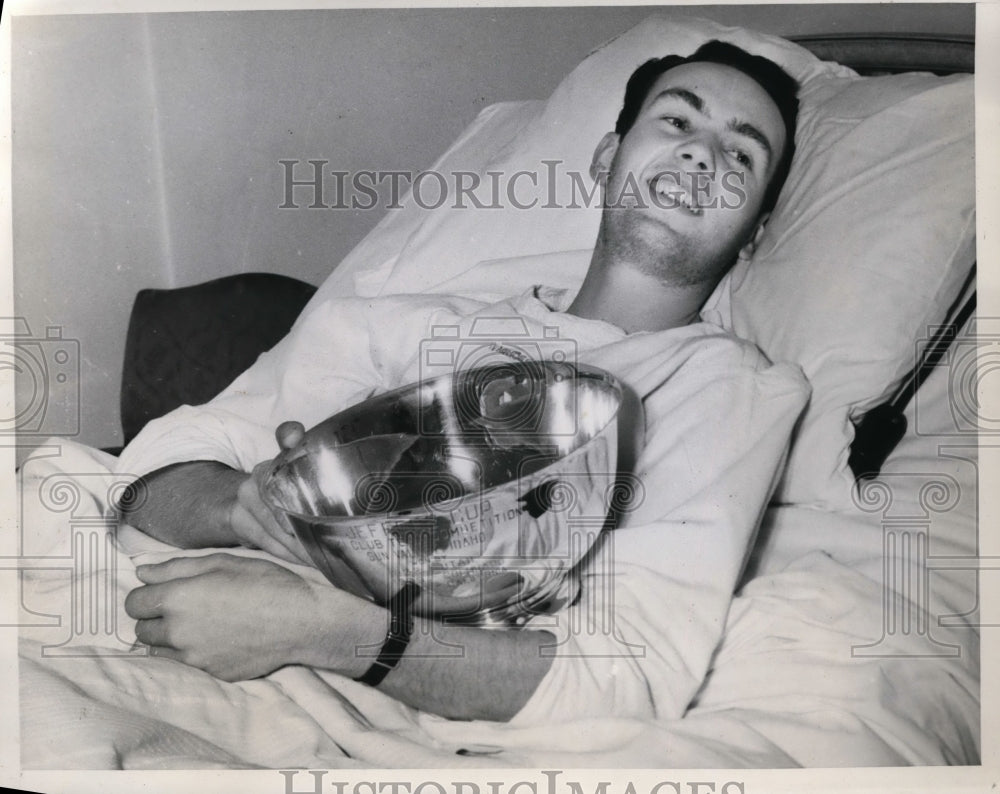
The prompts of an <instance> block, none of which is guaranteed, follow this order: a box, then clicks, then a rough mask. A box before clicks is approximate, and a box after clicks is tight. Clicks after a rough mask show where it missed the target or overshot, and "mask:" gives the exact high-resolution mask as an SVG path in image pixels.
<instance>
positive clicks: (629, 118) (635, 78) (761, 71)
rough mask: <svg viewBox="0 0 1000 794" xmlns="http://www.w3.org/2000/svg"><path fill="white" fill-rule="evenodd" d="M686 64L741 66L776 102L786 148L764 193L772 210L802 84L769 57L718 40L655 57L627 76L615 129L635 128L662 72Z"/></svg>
mask: <svg viewBox="0 0 1000 794" xmlns="http://www.w3.org/2000/svg"><path fill="white" fill-rule="evenodd" d="M685 63H718V64H721V65H722V66H731V67H732V68H734V69H738V70H739V71H741V72H743V74H745V75H746V76H747V77H749V78H751V79H752V80H754V81H756V82H757V84H758V85H760V87H761V88H763V89H764V90H765V91H767V94H768V96H769V97H771V99H772V100H773V101H774V104H775V105H777V107H778V112H779V113H780V114H781V120H782V121H783V122H784V123H785V147H784V149H783V150H782V152H781V156H780V158H779V159H778V165H777V168H776V169H775V171H774V176H772V177H771V182H770V184H768V186H767V192H766V193H765V194H764V204H763V207H762V208H761V212H768V211H770V210H771V209H773V208H774V205H775V203H776V202H777V201H778V194H779V193H780V192H781V186H782V185H784V183H785V178H786V177H787V176H788V169H789V167H790V166H791V163H792V155H793V154H794V153H795V120H796V118H797V117H798V113H799V100H798V92H799V84H798V82H797V81H796V80H795V78H794V77H792V76H791V75H790V74H788V72H786V71H785V70H784V69H782V68H781V67H780V66H778V64H776V63H775V62H774V61H771V60H768V59H767V58H765V57H763V56H762V55H751V54H750V53H749V52H747V51H746V50H742V49H740V48H739V47H737V46H735V45H733V44H728V43H726V42H724V41H716V40H713V41H709V42H706V43H705V44H702V45H701V46H700V47H699V48H698V49H697V50H695V51H694V53H693V54H691V55H688V56H681V55H667V56H665V57H663V58H653V59H652V60H649V61H646V62H645V63H644V64H643V65H642V66H640V67H639V68H638V69H636V70H635V71H634V72H633V73H632V76H631V77H630V78H629V79H628V85H627V86H626V87H625V102H624V104H623V105H622V109H621V113H619V114H618V121H617V122H616V123H615V132H616V133H618V135H619V136H620V137H622V138H624V137H625V135H626V134H627V133H628V131H629V130H630V129H632V125H633V124H635V120H636V118H638V116H639V110H640V109H641V108H642V104H643V102H645V101H646V97H647V96H648V95H649V92H650V90H651V89H652V87H653V84H654V83H656V81H657V80H658V79H659V78H660V75H662V74H663V73H664V72H668V71H670V70H671V69H673V68H675V67H677V66H681V65H682V64H685Z"/></svg>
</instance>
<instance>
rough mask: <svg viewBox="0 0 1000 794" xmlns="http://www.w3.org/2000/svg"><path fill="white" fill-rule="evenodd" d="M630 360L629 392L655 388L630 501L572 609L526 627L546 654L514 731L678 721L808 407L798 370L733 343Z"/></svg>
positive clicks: (710, 342) (694, 344)
mask: <svg viewBox="0 0 1000 794" xmlns="http://www.w3.org/2000/svg"><path fill="white" fill-rule="evenodd" d="M648 342H649V340H648V338H647V344H648ZM616 347H617V346H616ZM639 352H640V355H636V356H634V357H633V360H634V361H635V362H642V363H641V365H638V367H637V371H636V372H635V373H634V375H635V377H634V379H633V380H632V382H633V383H645V384H647V385H650V384H653V385H651V387H650V388H649V390H648V391H646V392H645V396H644V399H643V404H644V409H645V414H646V432H645V446H644V448H643V450H642V452H641V453H640V456H639V459H638V462H637V467H636V476H637V483H638V485H637V486H636V490H637V496H636V498H635V500H634V501H633V503H632V505H631V506H630V509H631V512H630V513H626V514H625V515H624V518H623V520H622V521H621V526H619V527H618V528H616V529H614V530H613V531H611V532H605V533H604V535H603V537H602V540H601V543H600V546H599V550H598V553H596V554H594V555H593V557H592V558H591V560H590V561H589V563H588V564H587V567H586V568H585V569H584V570H583V572H582V573H581V576H580V579H581V595H580V597H579V599H578V600H577V602H576V603H575V604H574V605H573V606H572V607H571V608H569V609H568V610H565V611H564V612H562V613H559V614H557V615H553V616H546V617H541V618H538V619H536V620H535V622H534V626H535V627H537V628H543V627H544V628H546V629H547V630H548V631H550V632H552V633H553V634H554V635H555V637H556V640H555V642H554V643H553V645H552V647H550V648H548V649H547V651H546V652H548V653H551V654H552V655H553V656H554V657H555V658H554V660H553V663H552V665H551V667H550V668H549V671H548V673H547V674H546V676H545V678H544V679H543V680H542V682H541V683H540V685H539V686H538V688H537V690H536V691H535V693H534V695H533V696H532V698H531V699H530V700H529V702H528V703H527V704H526V705H525V706H524V708H523V709H522V710H521V712H520V713H519V714H518V715H516V716H515V718H514V722H515V723H518V724H539V723H547V722H561V721H565V720H570V719H577V718H586V717H607V716H622V717H625V716H628V717H654V718H667V719H671V718H677V717H680V716H682V715H683V713H684V711H685V709H686V708H687V707H688V705H689V704H690V702H691V701H692V699H693V698H694V696H695V694H696V693H697V691H698V689H699V687H700V686H701V684H702V681H703V679H704V677H705V675H706V672H707V670H708V667H709V663H710V660H711V657H712V654H713V652H714V649H715V647H716V646H717V644H718V642H719V641H720V639H721V636H722V631H723V627H724V626H725V621H726V615H727V613H728V610H729V605H730V602H731V600H732V597H733V593H734V590H735V588H736V586H737V583H738V581H739V577H740V575H741V572H742V570H743V567H744V564H745V562H746V559H747V556H748V553H749V550H750V547H751V545H752V543H753V540H754V537H755V534H756V531H757V528H758V525H759V523H760V519H761V516H762V514H763V511H764V509H765V507H766V505H767V502H768V499H769V497H770V495H771V493H772V491H773V489H774V487H775V485H776V483H777V479H778V477H779V475H780V472H781V468H782V465H783V461H784V457H785V454H786V451H787V447H788V442H789V438H790V435H791V432H792V429H793V427H794V423H795V421H796V419H797V418H798V415H799V413H800V412H801V410H802V409H803V407H804V405H805V403H806V400H807V398H808V392H809V390H808V386H807V384H806V381H805V379H804V377H803V376H802V375H801V372H800V371H799V370H798V369H797V368H794V367H791V366H788V365H778V366H771V365H770V364H769V363H768V362H767V361H766V360H765V359H764V358H763V356H761V355H760V354H759V353H757V352H756V350H754V349H750V348H749V346H746V345H744V344H742V343H737V342H735V340H726V339H721V338H717V339H711V338H709V339H705V338H702V339H697V338H693V337H692V338H690V339H688V340H687V341H686V342H684V343H682V344H681V345H680V347H679V352H678V353H677V354H676V355H671V356H669V357H665V356H662V355H661V356H659V357H657V356H656V355H650V356H649V358H648V359H646V360H644V359H643V357H642V355H641V353H642V351H639ZM616 358H617V360H619V361H628V360H629V358H630V355H629V353H628V351H625V352H623V353H618V354H617V355H616ZM656 370H658V371H659V372H660V373H662V376H661V377H662V380H660V381H659V382H657V381H656V380H655V378H654V379H652V380H651V378H652V376H653V373H654V371H656Z"/></svg>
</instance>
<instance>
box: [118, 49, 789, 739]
mask: <svg viewBox="0 0 1000 794" xmlns="http://www.w3.org/2000/svg"><path fill="white" fill-rule="evenodd" d="M796 90H797V86H796V85H795V83H794V81H793V80H792V79H791V78H790V77H789V76H788V75H787V74H785V73H784V72H783V71H782V70H781V69H780V68H779V67H777V66H776V65H774V64H773V63H771V62H770V61H766V60H765V59H763V58H759V57H756V56H750V55H747V54H746V53H744V52H743V51H741V50H738V49H736V48H735V47H732V46H730V45H723V44H719V43H717V42H713V43H710V44H708V45H705V46H704V47H703V48H701V49H700V50H699V51H698V52H697V53H695V55H693V56H691V57H689V58H680V57H676V56H669V57H667V58H664V59H661V60H659V61H651V62H649V63H647V64H645V65H644V66H642V67H640V68H639V69H638V70H637V71H636V72H635V74H634V75H633V76H632V78H631V79H630V80H629V83H628V87H627V90H626V97H625V103H624V107H623V109H622V111H621V114H620V116H619V119H618V122H617V125H616V129H615V131H614V132H610V133H608V134H607V135H606V136H605V137H604V138H603V139H602V140H601V141H600V143H599V144H598V146H597V148H596V151H595V153H594V158H593V164H592V167H591V172H592V176H593V177H594V178H595V179H596V180H597V181H598V182H599V183H600V185H601V188H602V191H603V193H602V196H603V200H604V210H603V214H602V218H601V225H600V231H599V234H598V239H597V242H596V245H595V248H594V252H593V256H592V259H591V264H590V268H589V270H588V273H587V276H586V278H585V280H584V282H583V285H582V286H581V288H580V290H579V292H578V293H577V294H576V295H575V296H573V295H569V294H564V293H562V292H559V291H556V290H552V289H547V288H545V287H544V286H539V287H536V288H535V289H533V290H531V291H530V292H529V293H528V294H525V295H522V296H520V297H518V298H515V299H512V300H508V301H504V302H502V303H499V304H494V305H491V306H487V305H484V304H483V303H480V302H477V301H475V300H471V299H467V298H462V297H457V296H438V295H406V296H391V297H386V298H381V299H377V300H370V299H342V300H334V301H327V302H325V303H321V304H319V305H313V306H311V307H310V308H308V309H307V310H306V313H305V314H304V315H303V317H302V318H301V319H300V322H299V323H298V324H297V326H296V328H295V329H293V331H292V332H291V333H290V334H289V336H288V337H287V338H286V339H285V340H284V341H283V342H282V343H281V344H280V345H279V346H278V347H276V348H275V349H274V350H273V351H271V353H269V354H266V355H265V356H263V357H262V358H261V359H260V360H259V361H258V362H257V364H255V365H254V367H252V368H251V369H250V370H249V371H248V372H247V373H245V374H244V375H243V376H242V377H241V378H240V379H238V380H237V381H236V382H235V383H234V384H233V385H232V386H231V387H230V388H229V389H228V390H227V391H226V392H224V393H223V394H222V395H220V396H219V397H218V398H216V399H215V400H213V401H212V402H211V403H209V404H208V405H206V406H202V407H199V408H182V409H179V410H178V411H176V412H174V413H173V414H171V415H170V416H168V417H166V418H164V419H162V420H160V421H157V422H154V423H151V424H150V425H149V426H148V427H147V428H146V429H145V430H144V431H143V433H142V434H141V435H140V436H139V437H138V438H137V439H136V440H135V442H133V444H132V445H130V446H129V448H128V449H126V451H125V452H124V454H123V455H122V458H121V461H120V470H121V471H122V472H129V473H131V474H134V475H137V476H138V475H145V477H144V479H145V482H146V484H147V486H148V499H147V500H146V501H145V502H144V503H143V504H141V505H140V506H139V507H138V508H137V509H136V510H135V511H134V512H132V513H131V514H129V515H128V516H127V518H128V521H129V523H131V524H133V525H134V526H136V527H138V528H140V529H142V530H144V531H145V532H146V533H147V534H149V535H151V536H153V537H155V538H158V539H160V540H164V541H166V542H168V543H170V544H173V545H176V546H180V547H185V548H200V547H218V546H234V545H243V546H248V547H255V548H258V549H263V550H265V551H267V552H270V553H271V554H273V555H274V556H276V557H280V558H283V559H285V560H287V561H306V560H307V559H308V558H307V556H306V554H305V551H304V550H303V549H302V547H301V546H300V545H299V543H298V541H297V540H296V539H295V537H294V536H293V535H292V534H291V533H290V532H289V531H288V528H287V527H284V526H282V525H280V524H279V523H278V522H277V521H276V520H275V518H274V516H273V515H272V514H271V512H270V511H269V510H268V508H267V507H266V506H265V505H264V504H263V502H262V501H261V498H260V496H259V493H258V489H257V482H256V480H255V478H254V476H253V475H252V474H247V473H246V472H249V471H251V470H252V469H254V467H255V466H257V467H258V471H259V469H260V466H261V465H264V464H260V462H261V461H262V460H263V461H266V460H267V459H269V458H271V457H273V456H274V455H275V454H276V452H277V451H278V448H277V446H276V445H275V439H274V428H275V427H276V426H278V425H279V424H280V423H282V422H283V421H284V420H287V419H297V420H301V421H302V422H304V423H306V424H307V425H308V424H312V423H314V422H318V421H320V420H322V419H324V418H325V417H326V416H328V415H330V414H332V413H334V412H336V411H338V410H341V409H343V408H345V407H347V406H348V405H351V404H354V403H357V402H359V401H360V400H362V399H364V398H366V397H368V396H370V395H371V394H373V393H375V392H380V391H385V390H387V389H390V388H394V387H396V386H399V385H403V384H405V383H408V382H411V381H413V380H415V379H417V377H419V361H418V358H419V357H418V352H419V344H418V341H419V340H420V339H422V338H428V337H429V336H430V333H431V327H432V326H441V325H455V326H458V327H459V328H460V329H461V334H460V335H463V336H464V335H466V334H467V333H468V329H469V327H470V325H471V323H472V321H473V320H474V319H476V318H477V317H490V318H494V317H518V318H521V319H522V320H523V321H524V322H525V323H527V325H528V328H529V330H530V332H531V335H532V337H533V338H542V337H543V332H544V329H545V328H552V327H556V328H558V331H559V337H560V338H561V339H570V340H573V341H574V342H575V343H576V346H577V349H578V351H579V358H580V360H581V361H584V362H587V363H590V364H593V365H595V366H599V367H603V368H605V369H608V370H610V371H612V372H614V373H615V374H616V375H618V376H619V378H620V379H621V380H622V381H623V383H625V384H626V385H627V386H628V387H629V388H630V389H631V390H633V391H634V393H635V394H636V395H637V396H638V397H640V398H641V399H642V401H643V407H644V412H645V427H644V428H640V430H641V431H642V436H641V438H640V443H639V446H640V452H639V454H638V459H637V461H636V468H635V473H636V475H637V476H638V477H639V478H640V479H641V481H642V482H643V483H644V484H645V498H644V500H643V501H642V502H641V504H638V505H637V507H636V509H635V511H634V512H633V513H632V514H631V515H630V516H629V517H628V519H627V521H626V522H625V526H623V527H621V528H619V529H617V530H616V531H615V532H614V537H613V543H606V544H604V551H603V554H605V555H607V556H606V557H602V556H601V555H598V556H597V557H595V558H594V560H593V561H592V562H591V564H590V567H589V568H588V569H585V570H584V571H583V572H582V576H581V578H582V586H583V588H584V597H583V598H581V599H580V601H579V603H578V604H577V605H576V606H574V607H571V609H578V610H584V609H585V608H586V604H588V603H590V602H591V600H592V599H591V598H590V597H588V592H590V593H591V594H593V592H596V591H601V592H602V593H603V594H604V595H606V596H608V598H607V599H605V601H604V602H603V603H605V605H607V604H609V603H612V602H613V609H614V612H613V620H612V625H611V628H610V629H607V630H595V629H594V625H591V626H590V627H589V629H588V630H584V631H580V630H577V631H570V630H569V626H570V625H578V624H577V623H574V622H573V621H569V620H563V621H557V622H556V623H553V622H552V619H551V618H546V620H547V622H546V623H545V628H534V629H533V628H532V626H531V625H530V624H529V627H528V628H527V629H526V630H523V631H508V632H503V631H486V630H482V629H477V628H470V627H458V626H441V625H436V626H434V627H433V630H432V631H431V630H423V629H425V628H426V627H424V626H422V624H421V622H420V621H419V620H418V621H417V628H416V630H415V631H414V634H413V637H412V640H411V642H410V645H409V647H408V649H407V652H406V653H405V655H404V656H403V657H402V659H401V660H400V661H399V663H398V665H397V666H396V667H395V668H394V669H393V670H392V671H391V672H390V673H389V674H388V676H386V677H385V678H384V680H383V681H382V682H381V683H380V684H379V688H380V689H381V690H382V691H383V692H385V693H387V694H388V695H390V696H391V697H393V698H396V699H398V700H399V701H402V702H403V703H406V704H409V705H411V706H414V707H416V708H418V709H420V710H423V711H428V712H433V713H436V714H440V715H445V716H449V717H460V718H485V719H493V720H507V719H511V718H512V717H514V716H515V715H517V719H518V720H527V721H532V720H553V719H555V720H558V719H562V718H568V717H570V716H588V715H593V716H606V715H614V714H629V715H658V716H666V717H670V716H680V715H681V714H682V713H683V711H684V709H685V708H686V707H687V705H688V704H689V702H690V700H691V698H692V697H693V696H694V694H695V692H696V691H697V688H698V686H699V685H700V682H701V679H702V677H703V676H704V673H705V671H706V670H707V667H708V663H709V660H710V657H711V653H712V650H713V648H714V647H715V645H716V644H717V642H718V640H719V636H720V632H721V627H722V625H723V623H724V619H725V614H726V611H727V609H728V604H729V601H730V599H731V597H732V593H733V589H734V587H735V585H736V582H737V580H738V576H739V573H740V570H741V568H742V566H743V562H744V560H745V555H746V554H747V552H748V549H749V546H750V544H751V543H752V540H753V534H754V532H755V529H756V525H757V522H758V520H759V516H760V514H761V511H762V509H763V506H764V504H765V503H766V501H767V498H768V495H769V493H770V490H771V489H772V487H773V485H774V482H775V479H776V477H777V475H778V472H779V471H780V466H781V462H782V456H783V454H784V450H785V448H786V445H787V441H788V437H789V434H790V432H791V428H792V425H793V424H794V421H795V419H796V417H797V416H798V413H799V412H800V410H801V409H802V407H803V405H804V402H805V400H806V395H807V387H806V386H805V383H804V380H803V379H802V377H801V374H800V373H799V372H798V371H797V370H795V369H792V368H790V367H787V366H783V365H778V366H771V365H770V364H769V363H768V362H767V361H766V360H764V358H763V357H762V356H761V355H760V354H759V353H758V352H757V351H756V349H754V348H753V347H752V346H751V345H749V344H747V343H745V342H742V341H740V340H737V339H735V338H734V337H732V336H731V335H729V334H728V333H726V332H724V331H723V330H721V329H719V328H716V327H714V326H710V325H708V324H706V323H702V322H698V321H697V318H698V312H699V309H700V307H701V306H702V304H703V302H704V301H705V300H706V298H707V297H708V296H709V294H710V293H711V292H712V291H713V290H714V289H715V287H716V285H717V284H718V282H719V280H720V279H721V278H722V276H723V275H724V274H725V273H726V272H727V270H728V269H729V268H730V267H731V266H732V264H733V263H734V262H735V261H736V260H737V258H738V257H746V256H749V255H750V254H751V252H752V251H753V248H754V245H755V243H756V241H757V239H758V237H759V234H760V231H761V229H762V224H763V221H764V219H765V218H766V216H767V212H768V211H769V210H770V208H771V207H772V206H773V205H774V202H775V200H776V197H777V194H778V191H779V190H780V188H781V184H782V182H783V179H784V176H785V174H786V172H787V169H788V164H789V161H790V158H791V153H792V148H793V141H792V136H793V132H794V128H795V114H796V109H797V100H796V98H795V93H796ZM539 280H540V281H544V273H539ZM477 363H482V360H478V361H477ZM298 432H300V428H299V427H297V426H295V425H292V426H288V425H285V426H283V427H282V428H281V429H279V436H284V437H283V438H282V439H281V441H282V444H283V445H287V444H288V443H290V442H292V441H294V440H295V437H296V436H297V434H298ZM612 556H613V560H611V561H610V562H608V560H610V559H611V557H612ZM609 566H610V570H612V571H613V573H614V581H613V582H611V580H610V579H608V578H601V570H604V569H605V568H608V567H609ZM137 573H138V576H139V578H140V579H141V580H142V581H143V582H145V583H146V585H145V586H143V587H140V588H138V589H136V590H134V591H133V592H132V593H131V594H130V596H129V598H128V600H127V603H126V608H127V610H128V612H129V614H130V615H132V616H133V617H135V618H136V619H137V620H138V623H137V625H136V635H137V636H138V638H139V639H140V640H141V641H142V642H144V643H146V644H148V645H149V646H150V651H151V653H152V654H153V655H155V656H162V657H170V658H174V659H178V660H180V661H183V662H186V663H188V664H191V665H195V666H197V667H201V668H203V669H205V670H207V671H208V672H210V673H212V674H214V675H216V676H218V677H220V678H223V679H227V680H239V679H244V678H252V677H257V676H261V675H265V674H267V673H269V672H271V671H273V670H275V669H277V668H279V667H282V666H284V665H287V664H307V665H311V666H314V667H317V668H322V669H325V670H329V671H334V672H336V673H339V674H342V675H344V676H347V677H351V678H357V677H360V676H362V675H364V674H365V673H366V670H367V669H368V668H369V666H370V664H371V660H372V658H371V655H370V654H359V653H357V652H356V649H357V648H358V647H360V646H365V647H368V648H371V647H375V648H378V647H380V646H381V645H382V643H383V642H384V640H385V639H386V626H387V612H386V610H384V609H383V608H382V607H379V606H377V605H375V604H373V603H370V602H367V601H364V600H362V599H359V598H357V597H354V596H352V595H349V594H347V593H345V592H343V591H340V590H338V589H337V588H334V587H332V586H329V585H323V584H318V583H317V582H316V581H314V580H313V579H310V578H304V577H303V576H300V575H299V574H298V573H295V572H294V569H290V568H289V567H286V566H281V565H278V564H276V563H273V562H270V561H269V560H264V559H248V558H246V557H243V556H241V557H236V556H232V555H212V556H208V557H178V558H176V559H173V560H169V561H167V562H164V563H161V564H158V565H153V566H145V567H140V568H139V569H138V571H137ZM601 588H604V589H603V590H601ZM608 588H611V589H608ZM601 608H604V607H601ZM557 617H558V616H557ZM585 619H587V618H585ZM590 619H591V620H593V619H595V617H594V616H591V617H590ZM600 619H603V620H605V621H606V618H600ZM440 643H449V644H450V647H452V648H460V649H461V654H460V655H457V656H456V655H450V656H445V657H444V658H442V656H441V653H440V651H441V648H442V647H444V646H442V645H440Z"/></svg>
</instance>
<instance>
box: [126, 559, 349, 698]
mask: <svg viewBox="0 0 1000 794" xmlns="http://www.w3.org/2000/svg"><path fill="white" fill-rule="evenodd" d="M136 575H137V576H138V577H139V579H140V580H141V581H142V582H143V583H144V585H143V586H142V587H138V588H136V589H135V590H133V591H132V592H131V593H129V594H128V597H127V598H126V599H125V611H126V612H128V614H129V615H131V616H132V617H133V618H135V619H136V620H137V621H138V622H137V623H136V627H135V634H136V637H137V638H138V639H139V640H140V641H141V642H143V643H145V644H146V645H148V646H149V650H150V654H151V655H153V656H164V657H167V658H169V659H177V660H178V661H181V662H184V663H185V664H189V665H192V666H194V667H199V668H201V669H202V670H205V671H207V672H209V673H211V674H212V675H214V676H215V677H217V678H221V679H223V680H226V681H239V680H244V679H248V678H257V677H259V676H262V675H267V674H268V673H270V672H272V671H274V670H277V669H278V668H279V667H283V666H285V665H287V664H296V663H300V662H303V661H306V658H307V656H308V654H307V653H306V647H307V645H308V643H309V641H310V640H311V639H312V637H313V636H315V634H316V633H317V632H319V631H320V626H321V625H322V623H323V622H324V616H323V615H322V612H323V610H321V609H320V608H319V606H320V595H321V594H320V593H319V587H318V586H317V585H314V584H312V583H310V582H308V581H306V580H305V579H303V578H302V577H301V576H298V575H296V574H295V573H292V572H291V571H289V570H287V569H286V568H283V567H282V566H280V565H277V564H275V563H272V562H267V561H266V560H256V559H248V558H241V557H234V556H233V555H231V554H211V555H209V556H206V557H187V558H185V557H178V558H175V559H172V560H168V561H167V562H163V563H160V564H158V565H140V566H138V567H137V568H136ZM325 589H326V590H332V589H333V588H325Z"/></svg>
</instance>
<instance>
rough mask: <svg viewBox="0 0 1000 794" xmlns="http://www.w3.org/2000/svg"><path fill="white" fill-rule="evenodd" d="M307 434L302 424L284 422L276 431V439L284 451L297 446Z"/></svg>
mask: <svg viewBox="0 0 1000 794" xmlns="http://www.w3.org/2000/svg"><path fill="white" fill-rule="evenodd" d="M305 434H306V429H305V427H304V426H303V425H302V423H301V422H282V423H281V424H280V425H278V429H277V430H275V431H274V437H275V439H277V441H278V446H279V447H281V449H282V450H285V449H291V448H292V447H294V446H296V445H297V444H298V443H299V442H300V441H301V440H302V436H304V435H305Z"/></svg>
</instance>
